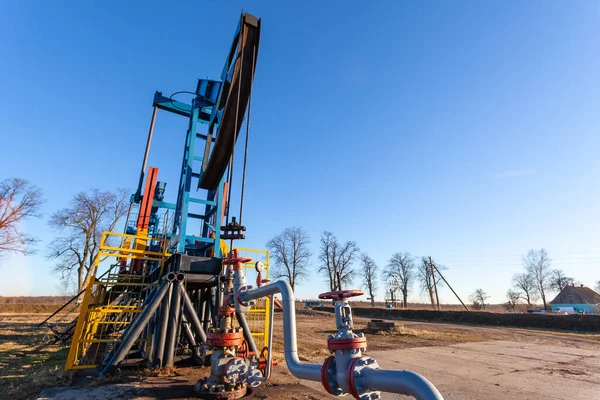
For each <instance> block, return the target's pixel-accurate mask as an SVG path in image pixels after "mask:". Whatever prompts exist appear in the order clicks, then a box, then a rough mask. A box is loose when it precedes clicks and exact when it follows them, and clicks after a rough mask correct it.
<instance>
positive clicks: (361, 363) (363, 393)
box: [346, 357, 381, 400]
mask: <svg viewBox="0 0 600 400" xmlns="http://www.w3.org/2000/svg"><path fill="white" fill-rule="evenodd" d="M365 369H380V368H379V365H378V364H377V361H375V359H374V358H372V357H357V358H354V359H353V360H352V361H350V364H349V365H348V370H347V372H346V384H347V385H348V393H350V394H351V395H352V397H354V398H355V399H357V400H377V399H379V398H380V397H381V392H378V391H375V390H370V389H369V388H368V387H365V385H364V383H363V382H361V379H360V378H361V377H362V371H363V370H365Z"/></svg>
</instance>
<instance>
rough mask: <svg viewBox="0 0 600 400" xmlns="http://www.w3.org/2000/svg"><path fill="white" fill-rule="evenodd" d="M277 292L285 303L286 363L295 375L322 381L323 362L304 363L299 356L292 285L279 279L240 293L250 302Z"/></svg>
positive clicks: (284, 344)
mask: <svg viewBox="0 0 600 400" xmlns="http://www.w3.org/2000/svg"><path fill="white" fill-rule="evenodd" d="M277 293H281V299H282V303H283V350H284V354H285V363H286V364H287V367H288V369H289V370H290V372H291V373H292V374H293V375H294V376H295V377H297V378H300V379H308V380H311V381H321V364H309V363H304V362H301V361H300V359H299V358H298V343H297V339H296V305H295V303H294V292H293V291H292V288H291V287H290V285H289V284H288V283H287V282H284V281H277V282H273V283H269V284H268V285H265V286H261V287H258V288H255V289H250V290H247V291H245V292H242V293H241V294H240V295H241V298H242V301H244V302H248V301H250V300H255V299H260V298H261V297H266V296H271V295H274V294H277ZM271 329H272V328H271Z"/></svg>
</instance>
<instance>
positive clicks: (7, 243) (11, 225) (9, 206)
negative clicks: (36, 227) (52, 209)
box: [0, 178, 45, 255]
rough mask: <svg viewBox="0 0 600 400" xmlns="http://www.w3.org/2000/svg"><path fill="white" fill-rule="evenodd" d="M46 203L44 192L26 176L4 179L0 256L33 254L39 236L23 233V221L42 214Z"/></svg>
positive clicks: (0, 191)
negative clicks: (43, 205)
mask: <svg viewBox="0 0 600 400" xmlns="http://www.w3.org/2000/svg"><path fill="white" fill-rule="evenodd" d="M44 202H45V200H44V199H43V198H42V191H41V190H40V189H39V188H37V187H36V186H34V185H32V184H31V183H29V182H28V181H26V180H25V179H19V178H11V179H5V180H3V181H1V182H0V255H2V253H18V254H30V253H32V249H31V245H32V244H33V243H35V242H36V239H35V238H34V237H32V236H30V235H27V234H25V233H23V231H22V225H21V223H22V222H23V221H24V220H25V219H26V218H29V217H40V207H41V206H42V204H44Z"/></svg>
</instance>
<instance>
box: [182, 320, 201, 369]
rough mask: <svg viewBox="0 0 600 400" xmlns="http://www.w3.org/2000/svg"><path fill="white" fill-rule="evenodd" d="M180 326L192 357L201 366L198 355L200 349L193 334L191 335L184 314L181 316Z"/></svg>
mask: <svg viewBox="0 0 600 400" xmlns="http://www.w3.org/2000/svg"><path fill="white" fill-rule="evenodd" d="M181 326H182V330H183V334H184V335H185V338H186V340H187V342H188V344H189V345H190V349H191V350H192V353H193V357H194V359H196V362H198V363H200V364H202V356H201V355H200V347H199V346H198V343H196V339H194V334H193V333H192V329H191V328H190V325H189V324H188V321H187V320H186V318H185V314H183V315H182V316H181Z"/></svg>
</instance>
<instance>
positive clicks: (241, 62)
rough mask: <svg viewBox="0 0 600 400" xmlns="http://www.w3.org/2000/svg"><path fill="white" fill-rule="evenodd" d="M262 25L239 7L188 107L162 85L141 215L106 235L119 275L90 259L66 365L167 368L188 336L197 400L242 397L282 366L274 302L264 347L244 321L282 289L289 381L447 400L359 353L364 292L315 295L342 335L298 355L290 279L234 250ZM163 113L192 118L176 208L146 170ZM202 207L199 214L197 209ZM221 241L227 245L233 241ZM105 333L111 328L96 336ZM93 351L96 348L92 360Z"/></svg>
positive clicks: (368, 394)
mask: <svg viewBox="0 0 600 400" xmlns="http://www.w3.org/2000/svg"><path fill="white" fill-rule="evenodd" d="M260 27H261V21H260V19H258V18H256V17H254V16H252V15H250V14H247V13H243V14H242V16H241V18H240V22H239V24H238V27H237V29H236V32H235V34H234V40H233V44H232V46H231V49H230V51H229V53H228V55H227V58H226V62H225V66H224V68H223V71H222V74H221V79H220V80H207V79H200V80H199V81H198V84H197V86H196V90H195V92H193V96H194V97H193V99H192V101H191V103H190V104H186V103H184V102H181V101H178V100H175V99H174V98H173V96H170V97H165V96H163V95H162V93H161V92H156V94H155V96H154V101H153V113H152V120H151V124H150V131H149V135H148V141H147V145H146V150H145V155H144V159H143V163H142V169H141V173H140V181H139V184H138V189H137V191H136V193H135V194H134V195H133V196H132V199H131V202H132V208H134V206H138V208H139V213H138V216H137V217H135V216H133V215H132V212H131V209H130V215H129V216H128V219H129V220H135V221H136V222H135V224H131V223H130V221H128V224H127V226H128V227H129V228H128V229H127V231H126V233H125V234H117V233H112V232H106V233H105V234H104V236H103V240H102V243H101V252H104V253H103V254H104V255H105V256H107V257H108V256H114V257H116V259H117V260H118V262H117V263H116V264H115V265H117V270H118V273H114V274H112V275H113V278H112V280H102V279H101V278H102V277H99V278H96V272H97V270H98V267H99V265H95V266H94V268H93V273H92V274H91V277H90V281H89V282H88V288H87V289H86V292H85V295H84V301H83V304H82V307H81V314H80V317H79V319H78V321H77V326H76V328H75V332H74V333H73V339H72V345H71V351H70V353H69V359H68V360H67V369H77V368H85V367H89V366H90V365H92V366H96V367H99V368H100V369H101V373H100V376H101V377H102V376H106V375H108V374H110V373H112V372H113V371H114V370H115V368H117V367H118V366H121V365H123V363H124V362H125V361H126V360H127V359H128V357H129V356H130V354H131V353H132V352H135V351H139V352H140V353H141V358H142V360H143V361H144V362H146V363H147V364H149V365H154V366H157V367H163V366H171V365H173V363H174V357H175V356H176V355H178V354H181V352H178V349H179V348H180V345H181V343H184V344H185V345H186V346H187V347H186V348H187V349H188V350H189V351H190V352H191V354H192V357H193V358H194V359H195V360H196V361H197V362H198V364H199V365H201V366H203V365H210V368H211V374H210V376H209V377H207V378H204V379H200V380H199V381H198V382H197V383H196V385H195V387H194V390H195V392H196V393H197V395H198V396H199V397H201V398H207V399H237V398H240V397H242V396H244V395H246V394H247V392H248V388H251V387H257V386H259V385H260V384H261V383H263V382H265V381H266V380H268V379H269V377H270V376H271V371H272V366H273V365H274V363H275V361H274V360H273V357H272V346H273V330H272V329H270V327H272V325H273V317H274V308H273V307H272V306H269V307H267V312H266V315H265V318H266V321H265V323H266V325H265V326H267V327H268V329H265V343H266V346H265V347H264V348H263V349H261V350H259V347H258V346H257V344H256V341H255V338H254V334H255V332H253V331H252V329H251V327H250V324H249V321H248V318H247V316H248V315H249V312H250V310H251V309H252V308H253V307H255V306H256V304H257V301H262V302H263V303H264V302H266V304H270V303H271V301H275V297H274V296H275V295H276V294H279V295H281V297H282V302H281V306H282V309H283V328H284V354H285V362H286V365H287V368H288V369H289V370H290V372H291V373H292V374H293V375H294V376H296V377H298V378H301V379H308V380H313V381H318V382H321V384H322V385H323V388H324V389H325V390H326V391H327V392H328V393H330V394H332V395H336V396H341V395H344V394H351V395H352V396H353V397H354V398H356V399H362V400H368V399H373V400H374V399H378V398H379V397H380V392H381V391H388V392H394V393H402V394H408V395H412V396H414V397H416V398H417V399H424V400H430V399H442V396H441V395H440V393H439V392H438V391H437V389H436V388H435V387H434V386H433V385H432V384H431V383H430V382H429V381H427V379H425V378H424V377H422V376H420V375H418V374H416V373H413V372H410V371H393V370H383V369H381V368H379V366H378V364H377V362H376V361H375V360H374V359H373V358H371V357H368V356H366V355H364V354H363V353H364V352H365V351H366V348H367V340H366V338H365V337H364V335H363V334H362V333H359V334H357V333H355V332H354V331H353V329H354V325H353V320H352V310H351V307H350V304H349V303H348V301H347V299H348V298H350V297H353V296H358V295H362V294H363V292H362V291H360V290H338V291H334V292H328V293H323V294H321V295H319V298H320V299H332V300H335V322H336V326H337V333H336V334H335V335H331V336H329V338H328V339H327V348H328V349H329V351H330V353H331V355H330V356H329V357H327V358H326V359H325V360H324V362H323V363H322V364H318V363H315V364H311V363H305V362H301V361H300V359H299V356H298V347H297V342H296V319H295V300H294V294H293V292H292V289H291V288H290V285H289V284H288V283H287V282H284V281H276V282H271V283H269V282H268V279H263V278H262V273H263V269H264V268H265V266H264V265H263V263H262V262H260V261H259V260H252V259H251V258H249V257H246V256H244V255H243V254H242V250H241V249H238V248H236V247H235V246H234V241H235V240H241V239H244V238H245V231H246V227H245V226H244V225H243V221H242V211H243V199H244V188H245V175H246V173H245V172H246V171H245V168H246V155H247V144H248V138H249V122H250V108H251V107H250V105H251V94H252V85H253V80H254V72H255V66H256V60H257V55H258V45H259V39H260ZM157 110H163V111H167V112H171V113H174V114H177V115H180V116H184V117H186V118H188V120H189V122H188V130H187V133H186V138H185V146H184V152H183V160H182V168H181V176H180V180H179V186H178V187H177V199H176V202H175V203H168V202H165V201H164V194H165V183H163V182H159V181H158V170H157V169H156V168H152V167H150V168H149V169H148V171H146V166H147V161H148V154H149V148H150V144H151V142H152V137H153V131H154V125H155V119H156V115H157ZM201 124H205V125H207V130H206V132H205V133H199V132H198V127H199V126H200V125H201ZM243 126H245V127H246V132H245V143H246V151H245V152H244V163H243V164H244V172H243V177H242V185H241V191H240V212H239V214H238V216H237V217H238V218H239V219H236V217H234V216H233V215H232V214H233V213H232V212H231V209H230V200H231V198H232V185H231V183H232V177H233V170H234V168H233V166H234V162H235V161H236V160H235V158H234V154H235V152H234V150H235V146H236V142H237V139H238V137H239V136H240V132H241V129H242V127H243ZM197 140H203V141H204V147H203V148H200V149H197V143H196V142H197ZM198 166H199V167H200V168H198ZM193 180H196V182H195V184H194V185H193V184H192V182H193ZM144 181H145V182H146V183H145V187H144V190H142V186H143V182H144ZM193 186H196V192H197V191H203V192H204V193H205V196H204V198H201V197H199V196H198V195H196V194H194V195H192V187H193ZM198 205H199V207H200V209H199V210H198V211H196V210H194V209H193V207H194V206H196V209H198ZM165 210H166V213H167V214H165V215H169V214H168V212H171V213H172V216H173V217H172V219H169V220H168V221H167V220H163V226H164V227H163V229H162V230H161V229H159V227H160V215H161V213H162V212H163V211H165ZM193 220H197V221H198V222H199V224H200V228H199V231H197V232H195V233H193V234H190V233H189V231H190V229H191V228H190V226H191V225H190V224H188V222H191V221H193ZM111 235H113V236H114V235H116V236H119V237H121V238H122V240H121V245H116V244H114V243H113V242H110V240H109V239H110V236H111ZM224 240H229V241H230V242H229V246H227V245H226V244H225V243H224ZM98 258H100V257H98ZM267 260H268V258H267ZM249 265H252V266H254V268H255V270H256V272H257V279H256V287H254V286H252V285H248V284H247V282H246V270H247V269H248V266H249ZM110 271H113V267H110V268H109V274H108V275H109V276H111V273H110ZM116 288H121V289H120V290H116ZM140 288H141V289H140ZM340 289H341V288H340ZM115 310H117V311H115ZM115 315H129V317H122V316H118V317H117V316H115ZM109 326H110V328H107V327H109ZM99 332H108V333H106V334H105V333H102V334H105V335H107V336H100V335H101V334H100V333H99ZM105 338H110V340H109V339H105ZM92 350H94V355H93V356H89V354H91V352H92ZM84 360H87V362H88V365H86V363H85V362H84ZM89 363H91V364H89Z"/></svg>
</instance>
